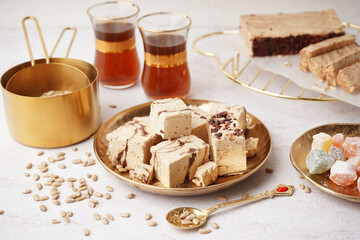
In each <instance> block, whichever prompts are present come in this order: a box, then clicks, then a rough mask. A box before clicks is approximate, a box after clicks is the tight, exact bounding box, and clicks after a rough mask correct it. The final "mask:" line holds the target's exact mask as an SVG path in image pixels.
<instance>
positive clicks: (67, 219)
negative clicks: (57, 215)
mask: <svg viewBox="0 0 360 240" xmlns="http://www.w3.org/2000/svg"><path fill="white" fill-rule="evenodd" d="M62 219H63V221H64V222H66V223H70V219H69V218H68V216H65V217H62Z"/></svg>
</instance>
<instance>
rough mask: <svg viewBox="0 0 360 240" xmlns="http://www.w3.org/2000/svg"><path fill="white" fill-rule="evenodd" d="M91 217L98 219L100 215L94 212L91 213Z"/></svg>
mask: <svg viewBox="0 0 360 240" xmlns="http://www.w3.org/2000/svg"><path fill="white" fill-rule="evenodd" d="M93 218H94V219H95V220H98V221H100V219H101V216H100V215H99V214H97V213H94V214H93Z"/></svg>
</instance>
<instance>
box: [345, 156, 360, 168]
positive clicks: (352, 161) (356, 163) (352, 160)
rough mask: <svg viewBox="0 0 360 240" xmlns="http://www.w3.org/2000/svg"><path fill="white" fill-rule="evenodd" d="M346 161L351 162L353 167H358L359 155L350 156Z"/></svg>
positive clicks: (359, 163)
mask: <svg viewBox="0 0 360 240" xmlns="http://www.w3.org/2000/svg"><path fill="white" fill-rule="evenodd" d="M347 162H348V163H351V164H352V165H354V166H355V167H360V156H359V157H352V158H349V159H348V160H347Z"/></svg>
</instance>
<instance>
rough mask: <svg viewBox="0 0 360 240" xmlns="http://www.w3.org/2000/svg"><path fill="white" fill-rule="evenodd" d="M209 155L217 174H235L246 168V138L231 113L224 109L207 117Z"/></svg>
mask: <svg viewBox="0 0 360 240" xmlns="http://www.w3.org/2000/svg"><path fill="white" fill-rule="evenodd" d="M208 134H209V144H210V155H211V158H212V159H213V160H214V162H215V163H216V164H217V165H218V166H219V175H220V176H223V175H236V174H240V173H242V172H243V171H245V170H246V169H247V162H246V152H247V151H246V140H245V135H244V132H243V131H242V129H241V127H240V124H239V122H238V121H237V120H236V118H235V117H234V115H233V114H231V113H230V112H227V111H224V112H220V113H218V114H215V115H212V116H211V117H209V118H208Z"/></svg>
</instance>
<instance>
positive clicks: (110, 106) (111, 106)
mask: <svg viewBox="0 0 360 240" xmlns="http://www.w3.org/2000/svg"><path fill="white" fill-rule="evenodd" d="M116 107H117V106H116V105H115V104H109V108H116Z"/></svg>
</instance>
